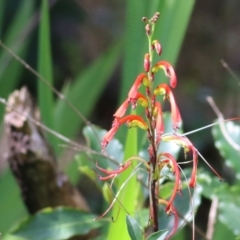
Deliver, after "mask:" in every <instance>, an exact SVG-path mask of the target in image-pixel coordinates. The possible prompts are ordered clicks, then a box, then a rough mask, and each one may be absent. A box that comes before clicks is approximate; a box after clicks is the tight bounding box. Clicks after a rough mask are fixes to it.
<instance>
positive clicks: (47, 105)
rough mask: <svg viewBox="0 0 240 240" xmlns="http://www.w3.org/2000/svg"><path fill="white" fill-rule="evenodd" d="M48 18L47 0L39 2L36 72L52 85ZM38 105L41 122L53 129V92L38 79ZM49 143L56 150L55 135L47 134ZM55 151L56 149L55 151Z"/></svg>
mask: <svg viewBox="0 0 240 240" xmlns="http://www.w3.org/2000/svg"><path fill="white" fill-rule="evenodd" d="M49 25H50V20H49V8H48V1H47V0H42V2H41V17H40V26H39V42H38V72H39V74H40V75H41V76H43V77H44V78H45V79H46V81H47V83H48V84H49V85H53V73H52V54H51V46H50V42H51V38H50V29H49ZM38 105H39V109H40V113H41V119H42V122H43V123H44V124H45V125H46V126H48V127H49V128H51V129H55V124H54V119H53V112H54V102H53V92H52V90H51V89H50V88H49V86H47V85H46V84H45V83H44V82H42V81H41V80H38ZM48 139H49V142H50V143H51V145H52V146H53V147H54V149H55V150H56V147H57V139H56V137H55V136H53V135H50V134H48ZM56 152H57V151H56Z"/></svg>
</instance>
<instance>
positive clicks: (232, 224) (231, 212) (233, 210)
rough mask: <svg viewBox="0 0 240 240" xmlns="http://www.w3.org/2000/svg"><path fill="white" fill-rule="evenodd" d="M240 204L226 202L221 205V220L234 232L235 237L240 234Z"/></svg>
mask: <svg viewBox="0 0 240 240" xmlns="http://www.w3.org/2000/svg"><path fill="white" fill-rule="evenodd" d="M238 194H240V192H239V193H238ZM239 204H240V202H238V204H235V203H232V202H229V201H225V202H222V201H221V202H220V203H219V220H220V221H221V222H222V223H223V224H225V225H226V226H227V227H228V228H229V229H231V230H232V232H233V233H234V235H239V234H240V229H239V226H240V217H239V216H240V205H239Z"/></svg>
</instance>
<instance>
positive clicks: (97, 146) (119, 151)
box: [83, 125, 123, 168]
mask: <svg viewBox="0 0 240 240" xmlns="http://www.w3.org/2000/svg"><path fill="white" fill-rule="evenodd" d="M106 132H107V131H106V130H103V129H101V128H99V127H96V126H94V125H92V127H89V126H87V127H85V128H84V129H83V134H84V136H85V138H86V141H87V146H89V147H90V148H91V149H93V150H95V151H97V152H99V153H100V152H101V150H102V146H101V141H102V139H103V137H104V135H105V134H106ZM105 152H106V154H108V155H109V156H111V157H112V158H114V159H115V160H116V161H117V162H118V163H119V164H120V163H121V162H122V160H123V146H122V144H121V143H120V142H119V141H118V140H117V139H113V140H112V141H111V142H110V143H109V144H108V146H107V147H106V149H105ZM96 157H97V156H96ZM97 161H98V162H99V163H101V164H102V167H104V168H107V167H110V168H113V167H115V168H116V163H114V164H113V163H112V162H110V161H109V160H107V159H106V158H105V157H100V156H98V157H97Z"/></svg>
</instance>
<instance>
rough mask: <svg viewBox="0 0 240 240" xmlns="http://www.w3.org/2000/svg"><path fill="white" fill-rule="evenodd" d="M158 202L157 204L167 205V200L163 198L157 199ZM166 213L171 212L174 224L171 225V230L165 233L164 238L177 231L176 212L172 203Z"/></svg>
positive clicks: (168, 237)
mask: <svg viewBox="0 0 240 240" xmlns="http://www.w3.org/2000/svg"><path fill="white" fill-rule="evenodd" d="M158 203H159V204H164V205H166V206H167V205H168V201H166V200H164V199H159V200H158ZM167 214H173V215H174V225H173V229H172V231H171V232H170V233H169V234H168V235H167V237H166V239H165V240H169V239H170V238H171V237H172V236H173V235H174V234H175V233H176V232H177V229H178V213H177V210H176V208H175V207H174V206H173V205H171V208H170V209H169V211H168V212H167Z"/></svg>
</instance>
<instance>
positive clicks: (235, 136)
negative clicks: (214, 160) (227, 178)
mask: <svg viewBox="0 0 240 240" xmlns="http://www.w3.org/2000/svg"><path fill="white" fill-rule="evenodd" d="M224 125H225V128H226V134H227V135H228V137H229V138H230V139H231V140H232V141H233V142H234V143H235V144H236V145H238V147H239V148H240V126H238V125H237V124H235V123H234V122H226V123H224ZM212 133H213V136H214V141H215V146H216V147H217V149H218V150H219V152H220V153H221V155H222V156H223V158H224V159H225V161H226V164H227V165H228V166H229V167H231V168H232V169H233V170H234V171H235V172H236V178H237V179H240V164H239V159H240V151H239V150H237V149H234V148H233V146H232V145H231V144H230V143H229V141H227V139H226V137H225V136H224V134H223V132H222V131H221V127H220V126H219V125H216V126H214V127H213V130H212Z"/></svg>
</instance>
